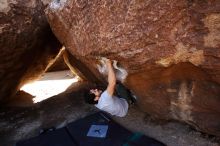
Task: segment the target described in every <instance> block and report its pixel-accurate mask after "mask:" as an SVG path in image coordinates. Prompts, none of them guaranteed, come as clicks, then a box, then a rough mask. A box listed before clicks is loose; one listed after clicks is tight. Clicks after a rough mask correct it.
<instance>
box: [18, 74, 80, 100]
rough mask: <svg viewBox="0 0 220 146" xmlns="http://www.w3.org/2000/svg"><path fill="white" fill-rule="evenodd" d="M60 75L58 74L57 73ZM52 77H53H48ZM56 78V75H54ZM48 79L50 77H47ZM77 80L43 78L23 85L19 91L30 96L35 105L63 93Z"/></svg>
mask: <svg viewBox="0 0 220 146" xmlns="http://www.w3.org/2000/svg"><path fill="white" fill-rule="evenodd" d="M58 74H59V75H60V73H58ZM50 76H54V75H50ZM55 76H57V74H56V75H55ZM49 78H50V77H49ZM77 81H78V78H77V77H74V78H67V79H66V78H65V77H64V78H63V79H61V78H59V79H52V80H51V79H49V80H46V79H45V78H44V79H43V80H40V81H35V82H32V83H29V84H26V85H24V86H23V87H22V88H21V89H20V90H23V91H25V92H27V93H29V94H31V95H32V96H35V97H34V98H33V102H34V103H37V102H40V101H42V100H45V99H47V98H50V97H52V96H54V95H57V94H60V93H62V92H64V91H65V90H66V89H67V88H68V87H69V86H70V85H71V84H72V83H74V82H77Z"/></svg>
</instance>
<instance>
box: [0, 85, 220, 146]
mask: <svg viewBox="0 0 220 146" xmlns="http://www.w3.org/2000/svg"><path fill="white" fill-rule="evenodd" d="M87 86H88V84H87V83H79V82H78V83H74V84H73V85H72V86H71V87H70V88H69V89H68V90H67V91H66V92H65V93H62V94H60V95H57V96H54V97H52V98H49V99H47V100H45V101H42V102H40V103H37V104H34V105H31V106H27V107H21V106H20V107H0V145H1V146H13V145H14V144H15V143H16V141H18V140H21V139H28V138H30V137H34V136H37V135H39V131H40V130H41V129H42V128H49V127H56V128H60V127H63V126H65V125H66V124H67V123H69V122H72V121H75V120H77V119H79V118H82V117H84V116H86V115H88V114H91V113H93V112H96V111H97V110H98V109H96V108H95V107H94V106H91V105H87V104H85V103H84V101H83V97H82V90H83V89H84V88H85V87H87ZM113 119H114V120H115V121H117V122H118V123H120V124H121V125H123V126H124V127H126V128H128V129H129V130H131V131H133V132H142V133H144V134H145V135H147V136H150V137H153V138H155V139H157V140H159V141H161V142H163V143H165V144H167V145H168V146H220V140H219V138H216V137H214V136H209V135H206V134H203V133H200V132H198V131H196V130H194V129H192V128H191V127H190V126H188V125H186V124H182V123H178V122H175V121H171V122H166V123H164V122H158V121H157V120H154V119H151V117H150V116H148V115H146V114H145V113H143V112H141V111H140V110H139V109H138V107H137V106H136V105H133V106H131V107H130V108H129V112H128V115H127V116H126V117H124V118H119V117H113Z"/></svg>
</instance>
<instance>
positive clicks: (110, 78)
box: [106, 59, 116, 96]
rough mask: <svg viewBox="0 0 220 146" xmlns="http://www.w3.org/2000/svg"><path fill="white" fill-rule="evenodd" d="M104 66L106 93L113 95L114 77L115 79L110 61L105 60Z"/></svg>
mask: <svg viewBox="0 0 220 146" xmlns="http://www.w3.org/2000/svg"><path fill="white" fill-rule="evenodd" d="M106 65H107V68H108V87H107V92H108V94H109V95H111V96H112V95H113V94H114V90H115V85H116V77H115V72H114V69H113V66H112V62H111V60H109V59H107V60H106Z"/></svg>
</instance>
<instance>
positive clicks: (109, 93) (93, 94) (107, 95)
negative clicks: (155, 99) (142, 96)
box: [84, 59, 135, 117]
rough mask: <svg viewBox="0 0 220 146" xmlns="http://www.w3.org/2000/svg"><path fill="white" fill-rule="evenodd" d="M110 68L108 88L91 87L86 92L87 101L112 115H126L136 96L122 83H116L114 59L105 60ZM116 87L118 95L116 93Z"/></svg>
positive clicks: (108, 68)
mask: <svg viewBox="0 0 220 146" xmlns="http://www.w3.org/2000/svg"><path fill="white" fill-rule="evenodd" d="M105 63H106V66H107V70H108V86H107V89H106V90H104V92H103V90H101V89H97V88H94V89H90V90H88V91H86V92H85V93H84V98H85V102H86V103H89V104H94V105H95V106H96V107H97V108H98V109H100V110H102V111H105V112H107V113H110V114H111V115H115V116H119V117H124V116H125V115H126V114H127V111H128V106H129V104H133V103H134V102H135V98H134V97H133V96H132V95H131V93H130V92H129V90H128V89H126V88H125V87H124V86H123V85H122V84H121V83H119V84H116V76H115V72H114V68H113V65H112V61H111V60H109V59H106V60H105ZM115 89H116V93H117V96H115V95H114V91H115Z"/></svg>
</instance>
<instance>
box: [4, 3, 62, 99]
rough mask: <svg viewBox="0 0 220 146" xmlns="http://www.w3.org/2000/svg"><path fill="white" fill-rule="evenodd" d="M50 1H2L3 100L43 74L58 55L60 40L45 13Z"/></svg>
mask: <svg viewBox="0 0 220 146" xmlns="http://www.w3.org/2000/svg"><path fill="white" fill-rule="evenodd" d="M47 3H49V2H47V1H46V0H45V1H43V2H42V1H39V0H1V2H0V36H1V37H0V49H1V54H0V68H1V70H0V86H1V89H0V100H1V102H2V101H4V100H7V99H9V97H11V96H13V95H14V94H15V93H16V91H17V90H18V89H19V88H20V87H21V86H22V85H23V84H24V83H26V82H27V81H30V80H32V79H34V78H36V77H38V76H39V75H40V74H42V73H43V72H44V70H45V68H46V66H47V65H48V63H49V62H50V61H51V60H52V59H53V58H54V57H55V56H56V55H57V54H58V51H59V49H60V43H59V41H58V40H57V39H56V38H55V37H54V35H53V33H52V32H51V30H50V27H49V24H48V22H47V20H46V17H45V14H44V9H45V7H46V5H47Z"/></svg>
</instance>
